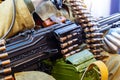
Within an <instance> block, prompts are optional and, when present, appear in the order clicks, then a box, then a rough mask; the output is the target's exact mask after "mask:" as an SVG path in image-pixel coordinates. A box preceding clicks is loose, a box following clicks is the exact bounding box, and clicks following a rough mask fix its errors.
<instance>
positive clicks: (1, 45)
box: [0, 39, 13, 80]
mask: <svg viewBox="0 0 120 80" xmlns="http://www.w3.org/2000/svg"><path fill="white" fill-rule="evenodd" d="M5 43H6V41H5V40H3V39H2V40H0V52H4V51H5V50H6V46H5ZM6 57H8V54H7V53H2V54H0V59H1V60H0V66H1V70H0V74H1V75H2V78H0V80H13V76H12V75H11V74H9V73H11V71H12V70H11V68H10V67H9V68H4V66H5V65H8V64H10V60H9V59H8V60H4V61H2V59H4V58H6Z"/></svg>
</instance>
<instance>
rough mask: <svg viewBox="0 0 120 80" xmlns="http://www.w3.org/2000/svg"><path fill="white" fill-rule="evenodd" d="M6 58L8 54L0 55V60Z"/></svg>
mask: <svg viewBox="0 0 120 80" xmlns="http://www.w3.org/2000/svg"><path fill="white" fill-rule="evenodd" d="M6 57H8V53H2V54H0V59H2V58H6Z"/></svg>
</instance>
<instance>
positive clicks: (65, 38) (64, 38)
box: [60, 33, 77, 42]
mask: <svg viewBox="0 0 120 80" xmlns="http://www.w3.org/2000/svg"><path fill="white" fill-rule="evenodd" d="M76 35H77V33H73V34H70V35H67V36H65V37H61V38H60V42H64V41H65V40H67V39H70V38H71V37H73V36H76Z"/></svg>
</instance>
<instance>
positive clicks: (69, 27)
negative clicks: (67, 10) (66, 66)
mask: <svg viewBox="0 0 120 80" xmlns="http://www.w3.org/2000/svg"><path fill="white" fill-rule="evenodd" d="M81 31H82V30H81V28H80V26H78V25H76V24H75V23H72V22H71V21H68V22H66V23H65V24H54V25H52V26H50V27H47V28H44V29H39V30H28V31H25V32H23V33H20V34H19V35H17V36H15V37H12V38H10V39H7V40H6V45H5V41H4V40H1V41H0V45H1V47H0V59H1V62H0V65H1V68H2V69H1V70H0V73H1V74H2V75H3V76H4V77H3V79H4V80H8V78H9V80H12V79H13V77H12V75H13V73H15V72H19V71H26V70H27V71H28V70H36V68H38V67H37V66H35V64H36V63H37V62H39V61H41V60H44V59H48V58H51V57H53V58H55V57H56V56H58V57H59V55H62V54H63V55H62V56H64V57H67V56H69V55H72V54H75V53H76V52H79V51H80V49H79V45H80V44H81V43H82V35H80V34H81ZM59 53H60V54H59ZM54 56H55V57H54ZM62 56H61V57H62ZM31 65H32V66H34V67H31ZM9 75H10V76H9ZM6 78H7V79H6Z"/></svg>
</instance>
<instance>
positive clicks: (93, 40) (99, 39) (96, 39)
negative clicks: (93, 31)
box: [90, 38, 103, 42]
mask: <svg viewBox="0 0 120 80" xmlns="http://www.w3.org/2000/svg"><path fill="white" fill-rule="evenodd" d="M101 40H103V38H92V39H91V40H90V41H91V42H97V41H101Z"/></svg>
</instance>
